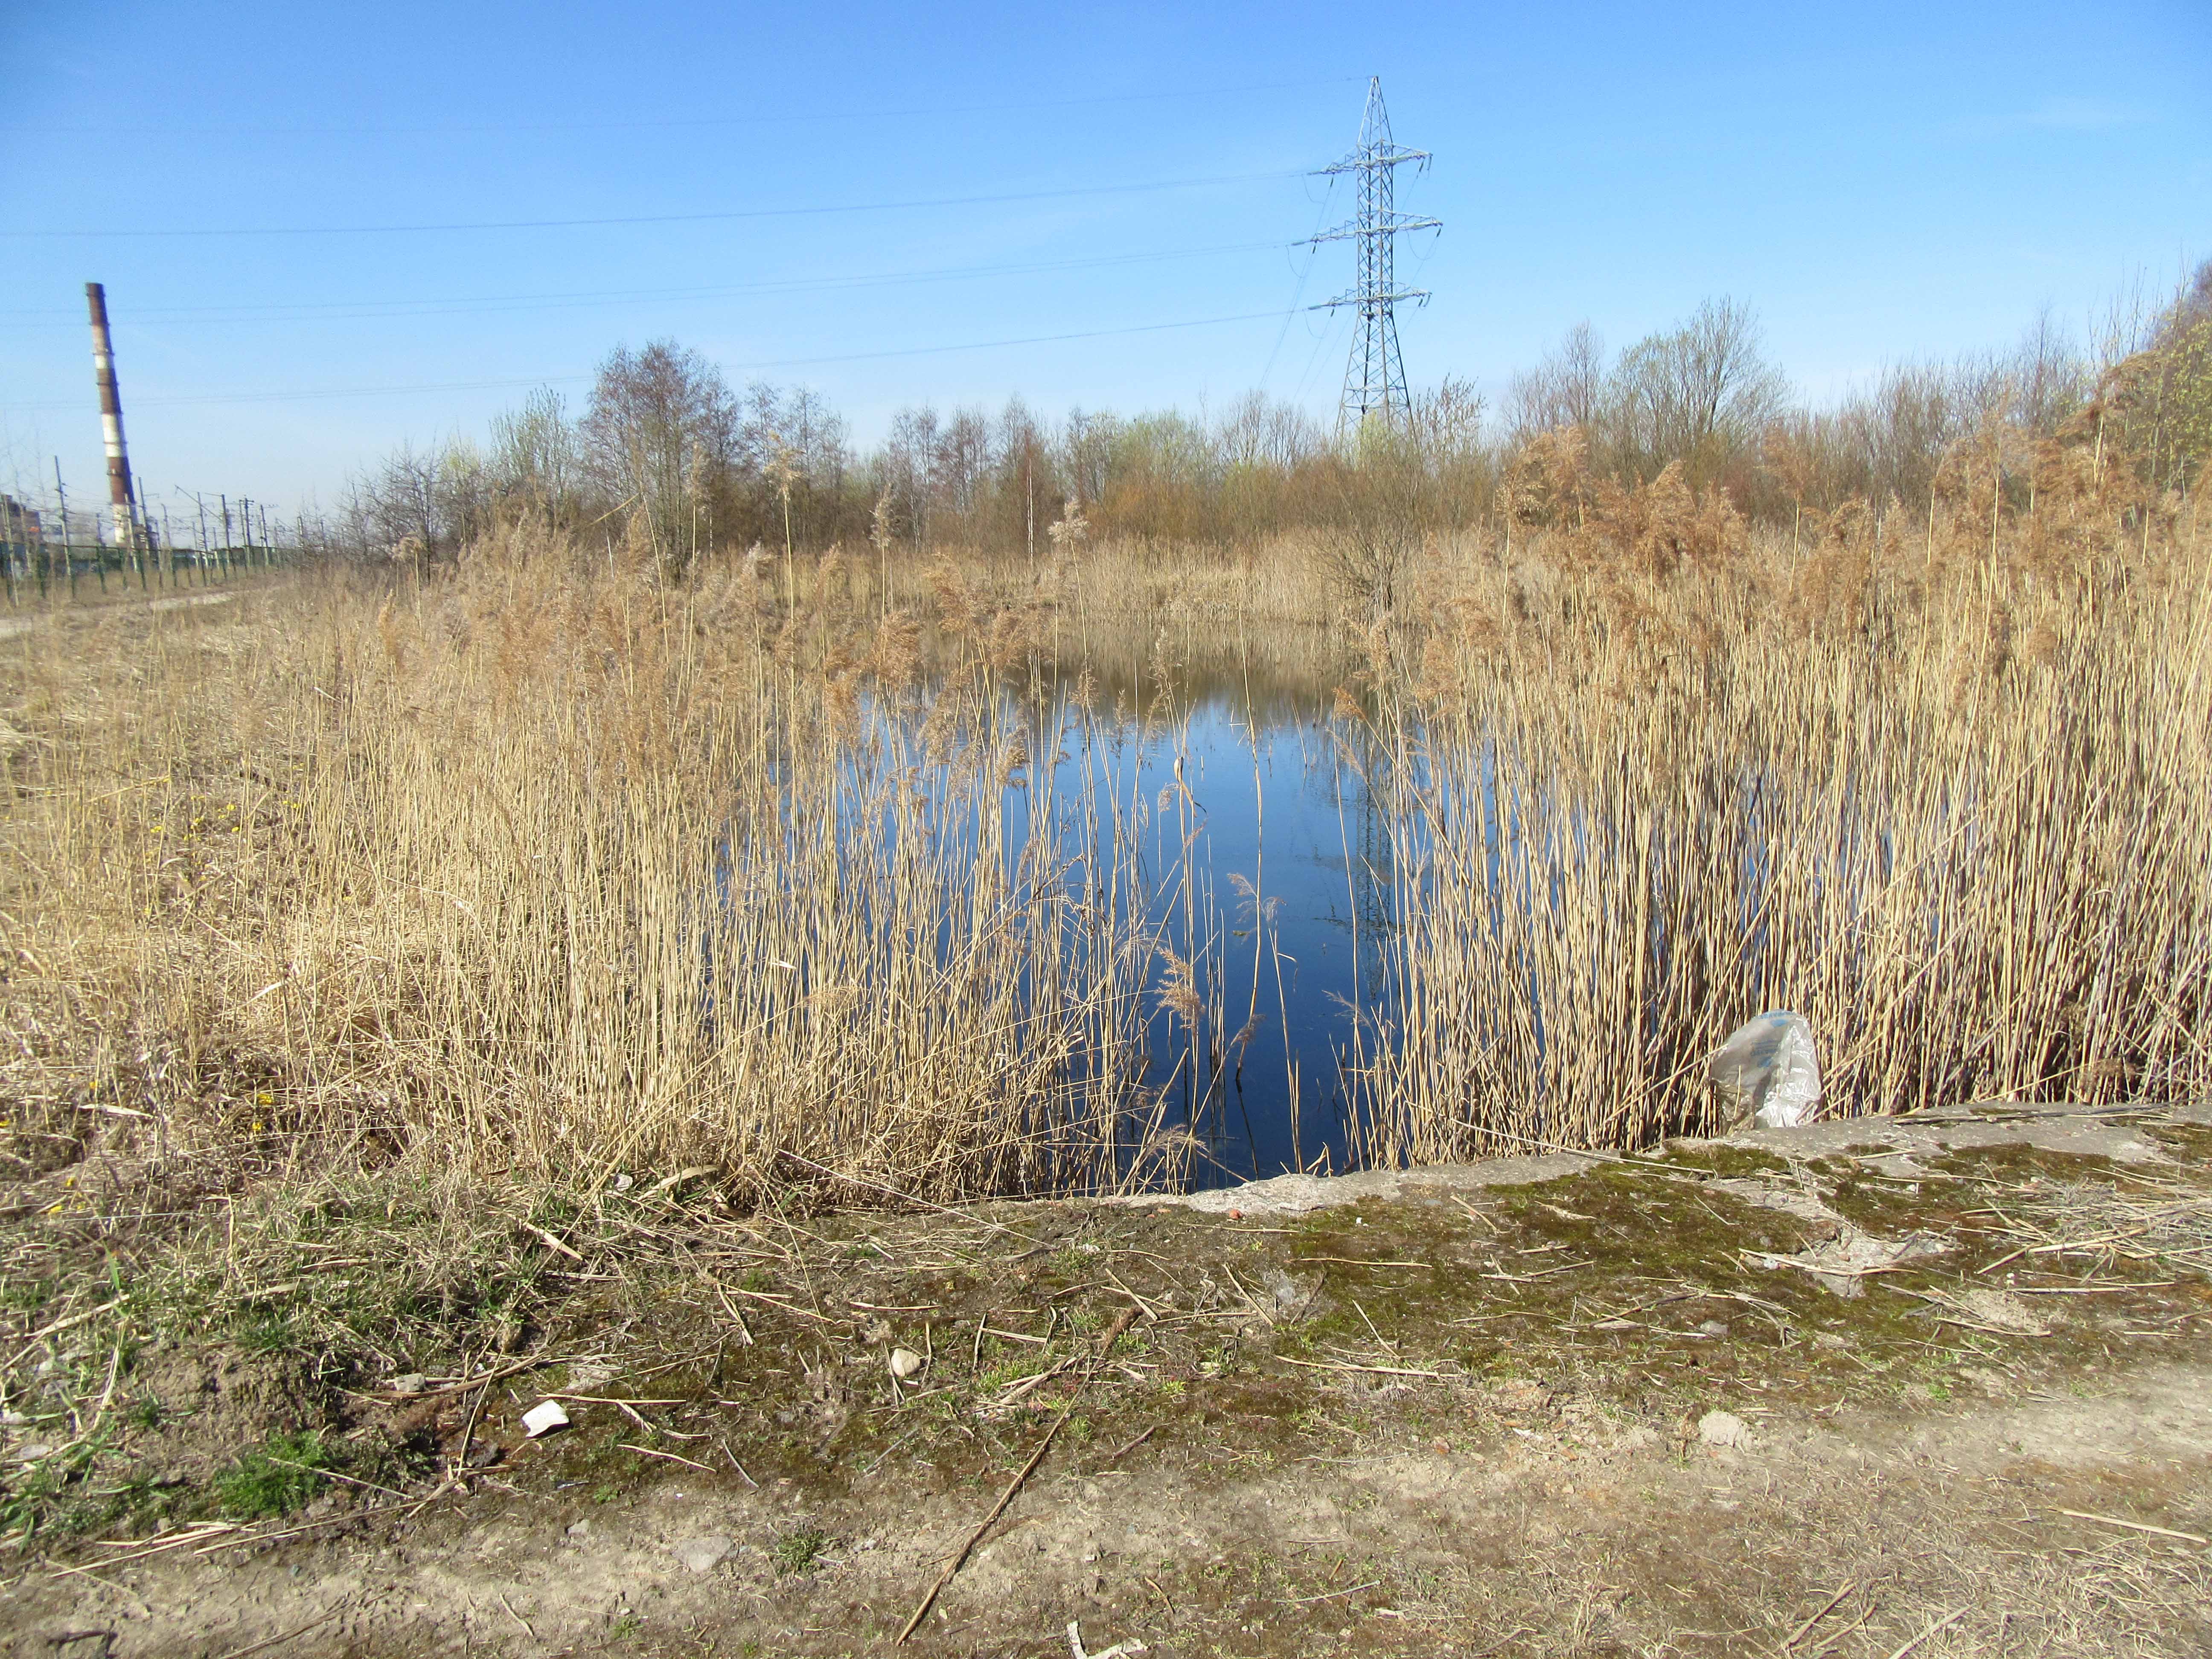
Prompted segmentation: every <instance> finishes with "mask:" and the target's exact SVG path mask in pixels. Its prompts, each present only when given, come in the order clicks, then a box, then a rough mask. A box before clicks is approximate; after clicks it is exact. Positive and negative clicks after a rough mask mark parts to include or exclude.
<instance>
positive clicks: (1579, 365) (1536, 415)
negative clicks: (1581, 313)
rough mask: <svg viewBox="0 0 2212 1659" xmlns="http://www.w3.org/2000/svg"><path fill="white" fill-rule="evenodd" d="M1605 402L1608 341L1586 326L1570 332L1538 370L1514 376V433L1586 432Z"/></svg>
mask: <svg viewBox="0 0 2212 1659" xmlns="http://www.w3.org/2000/svg"><path fill="white" fill-rule="evenodd" d="M1604 399H1605V341H1604V340H1603V338H1602V337H1600V335H1599V334H1598V331H1596V330H1595V329H1594V328H1592V327H1591V326H1590V325H1589V324H1588V323H1586V322H1583V323H1577V324H1576V325H1574V327H1572V328H1571V329H1569V330H1568V331H1567V337H1566V338H1565V339H1564V340H1562V341H1561V342H1560V343H1559V349H1557V350H1555V351H1553V352H1550V353H1548V354H1547V356H1545V357H1544V359H1543V360H1542V361H1541V362H1539V363H1538V364H1537V365H1536V367H1535V368H1532V369H1529V370H1528V372H1527V373H1525V374H1516V375H1515V376H1514V377H1513V380H1512V381H1511V383H1510V386H1508V388H1507V391H1506V405H1507V409H1508V412H1509V418H1510V422H1511V425H1512V429H1513V432H1514V434H1515V435H1516V436H1517V437H1522V438H1528V437H1533V436H1534V435H1535V434H1537V433H1539V432H1556V431H1558V430H1559V429H1560V428H1563V427H1570V426H1578V427H1581V428H1583V430H1584V431H1586V432H1587V431H1588V430H1589V429H1590V428H1591V427H1592V426H1594V425H1595V423H1596V421H1597V418H1598V415H1599V412H1600V410H1601V406H1602V404H1603V402H1604Z"/></svg>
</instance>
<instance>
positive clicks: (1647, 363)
mask: <svg viewBox="0 0 2212 1659" xmlns="http://www.w3.org/2000/svg"><path fill="white" fill-rule="evenodd" d="M1788 394H1789V385H1788V382H1787V381H1786V380H1784V378H1783V375H1782V372H1781V371H1780V370H1779V369H1778V368H1775V367H1774V366H1773V365H1772V364H1771V363H1769V362H1767V361H1766V359H1765V356H1764V355H1763V353H1762V351H1761V349H1760V341H1759V321H1758V319H1757V317H1756V315H1755V314H1754V313H1753V311H1752V310H1751V308H1750V307H1748V306H1745V305H1741V304H1739V303H1738V302H1737V301H1734V300H1731V299H1729V298H1726V297H1725V296H1723V298H1721V299H1718V300H1708V301H1705V304H1703V305H1702V306H1699V307H1698V310H1697V313H1696V314H1695V315H1694V316H1692V318H1691V319H1689V320H1688V321H1687V322H1686V323H1684V324H1683V325H1681V326H1680V327H1679V328H1676V329H1673V330H1671V331H1668V332H1667V333H1664V334H1654V335H1650V336H1647V337H1645V338H1644V339H1642V340H1640V341H1638V343H1636V344H1635V345H1634V346H1632V347H1631V348H1630V349H1628V350H1627V351H1626V353H1624V354H1623V356H1622V357H1621V360H1620V366H1619V368H1616V369H1615V370H1614V372H1613V380H1612V386H1611V395H1610V397H1609V399H1608V402H1609V405H1610V407H1609V409H1608V410H1607V413H1608V416H1609V424H1610V425H1611V427H1612V428H1613V429H1612V432H1611V434H1610V436H1611V437H1612V438H1613V442H1614V445H1615V447H1616V449H1617V452H1618V453H1617V457H1616V459H1617V460H1619V461H1620V462H1621V463H1625V464H1626V466H1627V467H1628V469H1629V470H1631V471H1634V472H1636V473H1637V474H1638V475H1639V476H1641V477H1645V478H1650V477H1656V476H1657V475H1658V474H1659V472H1660V471H1662V470H1663V469H1664V468H1666V467H1667V466H1668V465H1670V464H1671V463H1674V462H1676V461H1680V462H1681V463H1683V464H1684V466H1685V470H1686V471H1688V472H1689V473H1690V474H1691V475H1692V477H1697V476H1699V475H1704V476H1708V477H1709V476H1711V473H1712V472H1713V471H1716V470H1717V466H1718V465H1719V463H1721V462H1723V461H1724V460H1726V459H1728V458H1729V456H1730V455H1731V454H1733V453H1735V452H1736V451H1737V450H1739V449H1741V448H1743V447H1747V446H1748V445H1749V444H1751V443H1752V442H1753V441H1754V440H1755V439H1756V438H1757V436H1758V435H1759V434H1760V433H1761V432H1762V431H1764V430H1765V427H1766V425H1767V423H1768V422H1770V421H1771V420H1772V419H1773V418H1774V416H1776V415H1777V414H1778V413H1779V412H1780V410H1781V409H1782V407H1783V404H1784V400H1785V399H1786V398H1787V397H1788Z"/></svg>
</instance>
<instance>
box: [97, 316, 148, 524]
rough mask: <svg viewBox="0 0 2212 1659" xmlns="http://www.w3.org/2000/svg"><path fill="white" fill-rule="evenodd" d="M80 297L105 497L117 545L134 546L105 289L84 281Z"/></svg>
mask: <svg viewBox="0 0 2212 1659" xmlns="http://www.w3.org/2000/svg"><path fill="white" fill-rule="evenodd" d="M84 298H85V303H86V304H87V305H88V306H89V307H91V309H92V373H93V378H94V380H97V381H99V383H100V435H101V436H102V437H103V438H105V439H106V442H107V500H108V505H109V507H110V508H111V509H112V511H113V513H114V514H115V539H116V542H117V544H118V545H119V546H122V547H125V548H135V547H137V545H138V513H137V504H136V503H135V502H134V501H132V499H131V452H130V451H129V450H127V449H125V447H124V445H123V399H122V398H121V397H120V396H119V395H118V393H117V392H116V390H115V345H114V343H113V342H112V341H111V340H110V339H109V338H108V337H107V290H106V289H105V288H103V287H101V286H100V284H99V283H86V284H85V285H84Z"/></svg>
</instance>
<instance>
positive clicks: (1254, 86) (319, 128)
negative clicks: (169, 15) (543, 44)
mask: <svg viewBox="0 0 2212 1659" xmlns="http://www.w3.org/2000/svg"><path fill="white" fill-rule="evenodd" d="M1357 79H1358V76H1347V75H1332V76H1322V77H1320V78H1318V79H1314V80H1305V81H1261V82H1250V83H1248V84H1246V85H1243V86H1233V87H1186V88H1179V89H1177V90H1175V91H1170V92H1127V93H1108V94H1101V95H1099V96H1097V97H1095V98H1030V99H1017V100H1008V101H1005V102H1001V103H995V104H915V105H908V106H904V107H896V106H895V107H890V108H885V107H884V106H880V105H878V106H872V107H867V108H861V109H846V110H818V109H811V110H804V111H799V110H794V111H791V112H787V113H784V114H779V115H701V116H687V117H682V118H670V119H665V120H658V121H483V122H478V121H452V122H440V123H432V124H428V125H414V126H384V125H370V124H350V123H349V124H342V125H306V126H264V125H248V124H244V123H240V124H238V125H224V124H211V125H200V126H186V125H179V124H178V123H175V122H173V121H162V122H158V123H148V124H144V125H118V124H114V123H102V124H101V125H98V126H84V127H57V126H47V125H41V124H39V123H9V124H6V125H0V132H30V133H52V134H53V135H55V136H56V137H101V136H104V135H106V134H108V133H123V132H142V133H160V134H161V135H162V136H163V137H177V136H178V135H179V134H182V133H189V132H197V133H207V134H236V135H239V136H241V137H311V136H313V135H315V134H319V133H321V134H329V135H332V136H339V135H343V134H348V133H360V134H362V135H364V136H367V135H378V136H401V135H406V134H420V135H426V136H427V135H436V134H441V133H465V132H501V133H507V132H633V131H665V130H668V129H673V128H697V127H751V126H786V125H793V124H796V123H802V122H804V123H817V122H824V121H838V122H846V121H858V120H871V119H872V120H886V119H897V120H910V119H912V118H915V117H917V116H925V115H992V114H1000V113H1014V112H1019V111H1024V110H1041V109H1085V108H1091V107H1093V106H1103V105H1109V104H1140V103H1165V102H1171V101H1173V100H1176V99H1178V98H1225V97H1231V96H1234V95H1236V94H1239V93H1247V92H1291V91H1298V90H1302V89H1304V88H1309V87H1321V86H1341V85H1343V84H1345V83H1346V82H1349V81H1354V80H1357Z"/></svg>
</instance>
